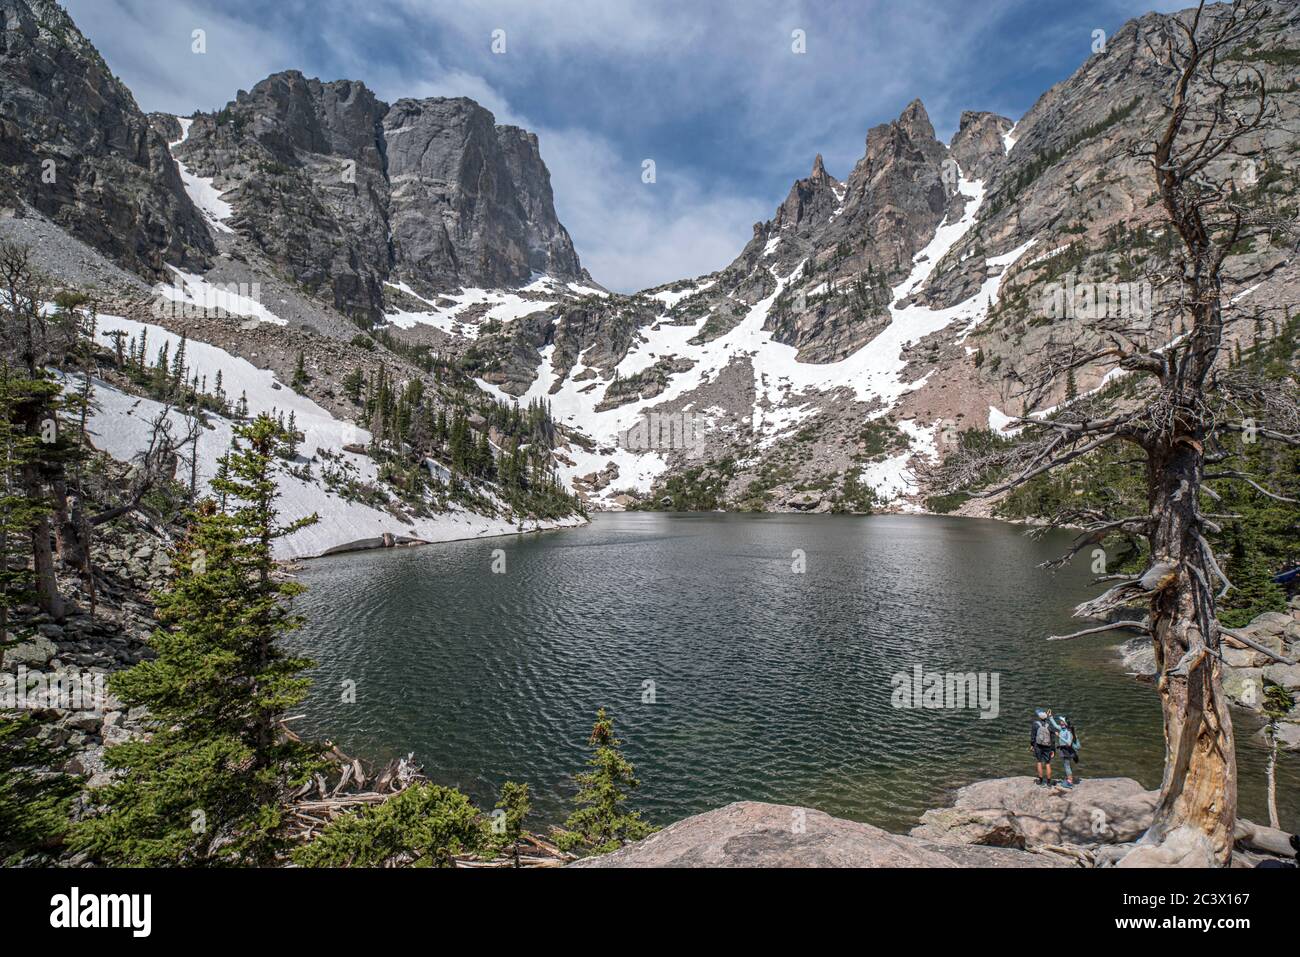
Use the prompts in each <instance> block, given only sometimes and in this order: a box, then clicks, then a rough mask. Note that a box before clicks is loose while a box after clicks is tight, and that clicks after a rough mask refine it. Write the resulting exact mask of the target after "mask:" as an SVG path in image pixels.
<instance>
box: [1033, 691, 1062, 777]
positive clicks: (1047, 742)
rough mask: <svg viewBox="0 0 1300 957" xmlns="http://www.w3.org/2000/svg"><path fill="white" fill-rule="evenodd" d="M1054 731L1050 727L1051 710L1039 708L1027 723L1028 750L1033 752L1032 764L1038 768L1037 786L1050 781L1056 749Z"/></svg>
mask: <svg viewBox="0 0 1300 957" xmlns="http://www.w3.org/2000/svg"><path fill="white" fill-rule="evenodd" d="M1055 746H1056V733H1055V731H1053V729H1052V712H1051V711H1049V710H1047V709H1046V708H1039V709H1038V710H1037V711H1035V712H1034V720H1033V723H1031V724H1030V725H1029V750H1031V751H1033V752H1034V765H1035V767H1036V768H1037V770H1038V779H1037V780H1036V781H1035V782H1034V783H1035V784H1037V785H1038V786H1039V787H1047V786H1048V785H1049V784H1051V783H1052V756H1053V755H1054V754H1055V751H1056V747H1055Z"/></svg>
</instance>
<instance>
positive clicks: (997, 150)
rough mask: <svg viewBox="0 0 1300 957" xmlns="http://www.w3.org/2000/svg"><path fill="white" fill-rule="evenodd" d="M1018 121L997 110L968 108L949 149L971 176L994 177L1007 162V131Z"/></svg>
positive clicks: (986, 178) (982, 178)
mask: <svg viewBox="0 0 1300 957" xmlns="http://www.w3.org/2000/svg"><path fill="white" fill-rule="evenodd" d="M1014 125H1015V124H1014V123H1013V122H1012V121H1011V120H1009V119H1007V118H1006V117H1005V116H998V115H997V114H996V113H987V112H980V111H975V110H965V111H964V112H963V113H962V115H961V122H960V125H959V126H958V129H957V132H956V134H954V136H953V138H952V142H951V143H950V144H949V146H948V149H949V152H950V153H951V154H952V158H953V159H955V160H956V161H957V164H958V165H959V166H960V167H961V170H962V173H963V174H965V176H966V177H967V178H968V179H981V180H988V179H990V178H991V177H992V176H993V174H994V173H995V172H997V171H998V170H1000V169H1001V168H1002V166H1003V165H1004V164H1005V160H1006V154H1007V145H1006V140H1005V137H1006V134H1007V133H1009V132H1010V131H1011V128H1012V127H1013V126H1014Z"/></svg>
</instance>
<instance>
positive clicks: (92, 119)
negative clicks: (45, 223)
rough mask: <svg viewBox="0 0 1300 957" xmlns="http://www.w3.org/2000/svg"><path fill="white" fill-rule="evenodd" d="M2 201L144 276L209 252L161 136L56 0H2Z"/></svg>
mask: <svg viewBox="0 0 1300 957" xmlns="http://www.w3.org/2000/svg"><path fill="white" fill-rule="evenodd" d="M0 20H3V21H4V26H5V29H4V33H3V34H2V35H0V169H3V175H0V205H3V206H7V207H9V208H10V209H11V210H13V211H15V212H18V213H22V212H23V211H24V210H25V209H27V210H34V211H35V212H37V213H39V214H40V215H43V216H45V217H48V218H49V219H50V220H52V221H53V222H54V223H56V224H57V225H59V226H61V227H63V228H65V229H68V230H70V231H72V232H74V233H75V234H76V235H77V237H78V238H80V239H81V240H82V241H84V242H86V243H88V244H90V245H91V246H92V247H94V248H95V249H96V250H98V251H99V252H101V253H103V254H104V255H106V256H108V257H109V258H110V259H112V260H113V261H114V262H116V263H117V264H118V265H121V266H124V267H125V268H127V269H129V270H131V271H132V272H135V273H137V274H139V275H141V276H145V277H148V278H157V277H161V276H163V275H165V274H166V273H167V270H166V269H165V266H166V265H167V264H171V265H174V266H180V267H186V268H191V269H199V268H204V267H206V264H207V262H208V257H209V256H210V255H211V254H212V252H213V250H214V247H213V243H212V239H211V237H210V236H209V235H208V232H207V229H206V227H205V226H204V224H203V219H202V217H201V216H200V214H199V212H198V210H197V209H195V207H194V204H193V203H192V202H191V201H190V199H189V197H188V196H187V195H186V193H185V189H184V187H183V186H182V184H181V179H180V176H179V173H178V172H177V170H176V166H175V164H174V163H173V162H172V160H171V156H170V155H168V152H167V143H166V140H165V139H164V138H163V136H162V134H161V133H159V132H158V131H157V130H156V129H154V127H153V126H152V125H151V124H150V122H149V118H148V117H146V116H145V115H144V114H143V113H142V112H141V111H140V107H139V106H138V105H136V102H135V97H133V96H132V95H131V91H130V90H128V89H127V88H126V86H125V85H123V84H122V82H121V81H119V80H118V79H117V78H116V77H115V76H113V73H112V71H111V70H109V69H108V66H107V65H106V64H105V63H104V60H103V58H102V57H101V56H100V55H99V52H98V51H97V50H96V49H95V47H94V46H93V45H92V44H91V43H90V41H88V40H87V39H86V38H85V37H84V36H82V34H81V33H80V32H79V31H78V30H77V27H76V25H75V24H74V23H73V22H72V18H71V17H69V16H68V15H67V13H66V12H65V11H64V10H63V8H62V7H61V6H60V5H59V4H58V3H55V2H53V0H0Z"/></svg>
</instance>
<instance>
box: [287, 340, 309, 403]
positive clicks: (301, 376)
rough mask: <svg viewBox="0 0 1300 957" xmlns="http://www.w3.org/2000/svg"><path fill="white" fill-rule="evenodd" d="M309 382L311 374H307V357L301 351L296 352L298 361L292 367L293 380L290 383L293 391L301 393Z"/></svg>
mask: <svg viewBox="0 0 1300 957" xmlns="http://www.w3.org/2000/svg"><path fill="white" fill-rule="evenodd" d="M310 383H311V376H309V375H308V374H307V359H306V356H304V355H303V353H302V351H301V350H299V352H298V362H297V364H296V365H294V367H293V381H292V382H291V383H290V384H291V385H292V387H293V391H294V392H299V393H301V392H302V391H303V390H304V389H306V388H307V386H308V385H309V384H310Z"/></svg>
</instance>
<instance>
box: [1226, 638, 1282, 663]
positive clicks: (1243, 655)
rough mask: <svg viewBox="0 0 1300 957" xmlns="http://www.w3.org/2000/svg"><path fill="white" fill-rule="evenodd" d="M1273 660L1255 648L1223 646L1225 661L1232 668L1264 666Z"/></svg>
mask: <svg viewBox="0 0 1300 957" xmlns="http://www.w3.org/2000/svg"><path fill="white" fill-rule="evenodd" d="M1251 637H1252V638H1254V637H1256V636H1254V635H1251ZM1272 660H1273V659H1272V658H1270V657H1269V656H1268V655H1266V654H1263V653H1261V652H1258V651H1256V650H1255V649H1254V648H1233V647H1232V646H1231V645H1228V644H1225V645H1224V646H1223V663H1224V664H1225V665H1227V666H1228V667H1230V668H1262V667H1263V666H1264V665H1266V664H1268V663H1269V662H1270V661H1272Z"/></svg>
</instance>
